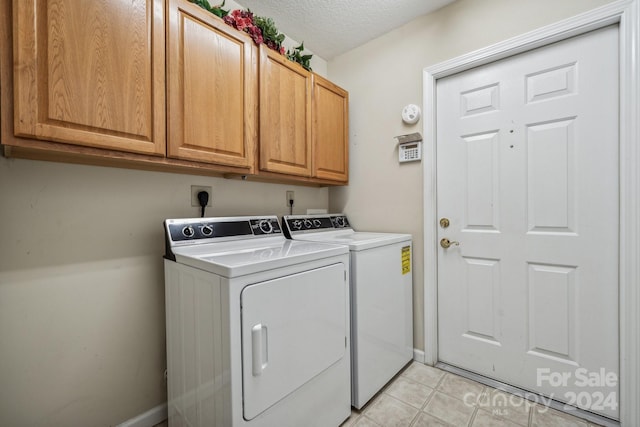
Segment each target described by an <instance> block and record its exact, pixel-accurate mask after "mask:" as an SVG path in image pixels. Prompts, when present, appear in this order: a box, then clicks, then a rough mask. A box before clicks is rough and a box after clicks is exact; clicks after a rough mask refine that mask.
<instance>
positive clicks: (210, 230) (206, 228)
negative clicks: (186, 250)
mask: <svg viewBox="0 0 640 427" xmlns="http://www.w3.org/2000/svg"><path fill="white" fill-rule="evenodd" d="M201 231H202V234H204V235H205V236H211V235H212V234H213V227H211V226H210V225H203V226H202V229H201Z"/></svg>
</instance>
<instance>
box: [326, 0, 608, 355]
mask: <svg viewBox="0 0 640 427" xmlns="http://www.w3.org/2000/svg"><path fill="white" fill-rule="evenodd" d="M610 1H611V0H458V1H456V2H455V3H452V4H451V5H449V6H447V7H445V8H443V9H440V10H438V11H436V12H434V13H431V14H428V15H425V16H422V17H418V18H416V19H415V20H413V21H412V22H410V23H408V24H407V25H405V26H403V27H401V28H399V29H396V30H394V31H391V32H389V33H387V34H385V35H384V36H381V37H379V38H378V39H376V40H373V41H372V42H370V43H367V44H366V45H364V46H361V47H359V48H356V49H354V50H352V51H350V52H347V53H345V54H344V55H341V56H339V57H337V58H334V59H332V60H330V61H329V64H328V74H329V78H330V79H331V80H332V81H334V82H335V83H336V84H338V85H340V86H342V87H344V88H345V89H347V90H348V91H349V114H350V117H349V119H350V131H349V137H350V154H349V156H350V165H349V166H350V181H349V185H348V186H347V187H340V188H333V189H330V190H329V205H330V210H331V211H334V212H337V211H344V212H346V213H347V214H348V215H349V219H350V220H351V222H352V223H353V225H354V227H355V228H356V229H360V230H377V231H397V232H406V233H411V234H412V235H413V239H414V254H413V263H414V264H413V265H414V305H413V309H414V345H415V347H416V348H418V349H424V328H423V324H424V320H423V318H424V313H423V298H424V297H423V282H424V269H423V262H422V260H423V257H424V254H423V238H422V236H423V227H422V221H423V216H422V215H423V211H422V203H423V197H422V195H423V190H422V164H421V163H406V164H398V160H397V158H398V152H397V148H396V145H395V143H396V140H395V139H394V136H396V135H402V134H406V133H410V132H421V133H423V134H424V130H423V128H422V121H420V122H418V123H417V124H416V125H413V126H407V125H404V124H403V123H402V120H401V117H400V112H401V110H402V107H403V106H404V105H406V104H409V103H414V104H418V105H422V103H423V99H422V70H423V69H424V68H425V67H427V66H430V65H434V64H437V63H439V62H442V61H445V60H447V59H450V58H454V57H457V56H459V55H462V54H464V53H467V52H471V51H473V50H476V49H480V48H482V47H485V46H489V45H491V44H494V43H497V42H499V41H502V40H505V39H508V38H510V37H514V36H516V35H519V34H522V33H525V32H527V31H531V30H534V29H536V28H539V27H541V26H544V25H547V24H551V23H554V22H557V21H559V20H561V19H564V18H568V17H571V16H574V15H576V14H578V13H581V12H584V11H587V10H590V9H593V8H595V7H597V6H601V5H603V4H606V3H609V2H610ZM433 220H434V221H436V220H437V218H433Z"/></svg>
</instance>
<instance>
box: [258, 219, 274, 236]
mask: <svg viewBox="0 0 640 427" xmlns="http://www.w3.org/2000/svg"><path fill="white" fill-rule="evenodd" d="M259 227H260V231H262V232H263V233H264V234H271V233H272V232H273V225H271V222H269V220H266V219H263V220H262V221H260V224H259Z"/></svg>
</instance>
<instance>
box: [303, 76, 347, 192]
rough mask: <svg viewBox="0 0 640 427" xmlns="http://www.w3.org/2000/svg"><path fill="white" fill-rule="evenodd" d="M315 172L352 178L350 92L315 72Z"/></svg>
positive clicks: (319, 175) (334, 177)
mask: <svg viewBox="0 0 640 427" xmlns="http://www.w3.org/2000/svg"><path fill="white" fill-rule="evenodd" d="M312 134H313V151H312V154H313V176H314V177H316V178H323V179H330V180H334V181H341V182H346V181H347V180H348V179H349V94H348V93H347V91H345V90H344V89H342V88H340V87H338V86H336V85H335V84H333V83H331V82H330V81H328V80H326V79H324V78H322V77H320V76H318V75H316V74H314V75H313V128H312Z"/></svg>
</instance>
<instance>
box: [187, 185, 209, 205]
mask: <svg viewBox="0 0 640 427" xmlns="http://www.w3.org/2000/svg"><path fill="white" fill-rule="evenodd" d="M201 191H206V192H207V193H209V201H208V202H207V207H210V206H213V205H212V204H211V201H212V200H213V194H211V186H210V185H192V186H191V206H194V207H200V202H199V201H198V193H199V192H201Z"/></svg>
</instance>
